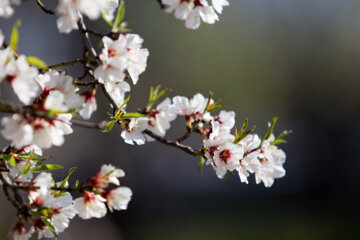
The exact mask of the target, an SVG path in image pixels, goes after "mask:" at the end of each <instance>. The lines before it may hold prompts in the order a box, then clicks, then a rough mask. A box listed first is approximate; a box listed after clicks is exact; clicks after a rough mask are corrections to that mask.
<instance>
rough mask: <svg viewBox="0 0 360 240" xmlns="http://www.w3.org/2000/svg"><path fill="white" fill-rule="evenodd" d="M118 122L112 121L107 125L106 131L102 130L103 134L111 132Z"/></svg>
mask: <svg viewBox="0 0 360 240" xmlns="http://www.w3.org/2000/svg"><path fill="white" fill-rule="evenodd" d="M116 121H117V120H112V121H110V122H108V123H107V124H106V127H105V129H104V130H101V131H102V132H104V133H105V132H110V130H111V129H112V128H113V127H114V125H115V123H116Z"/></svg>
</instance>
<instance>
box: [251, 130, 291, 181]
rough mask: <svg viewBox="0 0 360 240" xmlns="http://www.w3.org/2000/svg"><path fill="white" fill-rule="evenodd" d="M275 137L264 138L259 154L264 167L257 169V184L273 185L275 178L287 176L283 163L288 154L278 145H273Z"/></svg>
mask: <svg viewBox="0 0 360 240" xmlns="http://www.w3.org/2000/svg"><path fill="white" fill-rule="evenodd" d="M274 139H275V137H274V135H271V136H270V137H269V139H267V140H264V142H263V143H262V145H261V151H260V150H259V152H260V154H259V155H258V159H259V160H260V162H261V165H262V167H261V168H259V169H257V170H256V171H255V180H256V183H257V184H258V183H260V182H263V183H264V185H265V187H271V186H272V184H273V183H274V180H275V178H282V177H284V176H285V169H284V167H283V164H284V163H285V159H286V155H285V152H284V151H282V150H281V149H278V147H277V146H275V145H271V142H272V141H274Z"/></svg>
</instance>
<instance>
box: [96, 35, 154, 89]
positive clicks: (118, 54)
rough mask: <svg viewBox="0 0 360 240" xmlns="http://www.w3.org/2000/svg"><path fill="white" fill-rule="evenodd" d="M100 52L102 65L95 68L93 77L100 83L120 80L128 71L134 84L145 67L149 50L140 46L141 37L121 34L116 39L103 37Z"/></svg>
mask: <svg viewBox="0 0 360 240" xmlns="http://www.w3.org/2000/svg"><path fill="white" fill-rule="evenodd" d="M103 43H104V48H103V51H102V53H101V54H100V59H101V61H102V65H100V66H99V67H97V68H96V70H95V73H94V74H95V77H96V78H97V79H98V80H99V82H100V83H105V82H121V81H123V80H124V78H125V76H126V75H125V70H127V71H128V73H129V75H130V77H131V79H132V81H133V83H134V84H136V83H137V81H138V79H139V75H140V74H141V73H143V72H144V71H145V69H146V65H147V64H146V62H147V58H148V56H149V51H148V50H147V49H145V48H142V43H143V39H142V38H141V37H140V36H139V35H137V34H121V35H119V38H118V39H117V40H112V39H111V38H109V37H106V36H105V37H104V38H103Z"/></svg>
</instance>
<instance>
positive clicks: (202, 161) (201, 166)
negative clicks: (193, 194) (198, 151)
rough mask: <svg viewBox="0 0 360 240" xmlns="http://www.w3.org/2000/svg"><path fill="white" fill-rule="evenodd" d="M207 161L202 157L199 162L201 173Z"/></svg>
mask: <svg viewBox="0 0 360 240" xmlns="http://www.w3.org/2000/svg"><path fill="white" fill-rule="evenodd" d="M205 161H206V160H205V158H204V157H203V156H200V161H199V164H198V170H199V173H202V171H203V168H204V164H205Z"/></svg>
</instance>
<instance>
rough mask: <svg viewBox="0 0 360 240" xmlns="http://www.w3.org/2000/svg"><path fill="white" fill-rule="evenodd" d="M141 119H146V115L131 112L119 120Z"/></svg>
mask: <svg viewBox="0 0 360 240" xmlns="http://www.w3.org/2000/svg"><path fill="white" fill-rule="evenodd" d="M141 117H146V115H144V114H141V113H137V112H132V113H126V114H124V115H122V116H121V119H130V118H141Z"/></svg>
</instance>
